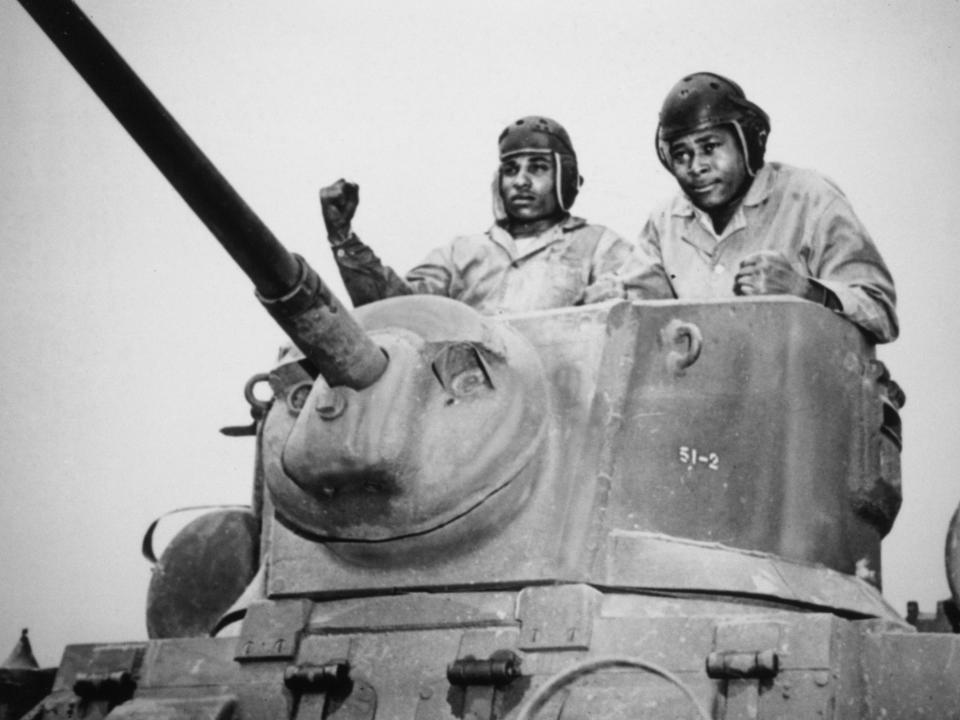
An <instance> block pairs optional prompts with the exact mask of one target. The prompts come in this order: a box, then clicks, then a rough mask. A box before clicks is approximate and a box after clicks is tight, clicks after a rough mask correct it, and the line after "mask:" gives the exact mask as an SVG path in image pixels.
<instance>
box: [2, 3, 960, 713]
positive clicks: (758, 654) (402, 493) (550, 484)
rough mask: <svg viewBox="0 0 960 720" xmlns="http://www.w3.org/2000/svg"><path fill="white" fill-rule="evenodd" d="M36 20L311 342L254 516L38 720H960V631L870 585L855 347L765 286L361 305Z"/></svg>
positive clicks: (193, 553)
mask: <svg viewBox="0 0 960 720" xmlns="http://www.w3.org/2000/svg"><path fill="white" fill-rule="evenodd" d="M20 2H21V4H22V5H24V7H25V8H27V10H28V12H30V13H31V15H33V17H34V18H35V19H36V20H37V22H38V24H40V25H41V27H43V28H44V30H45V31H46V32H47V33H48V34H49V35H50V37H51V38H52V39H53V40H54V42H55V43H57V45H58V47H60V49H61V50H62V51H63V52H64V54H65V55H66V56H67V57H68V59H69V60H70V61H71V63H73V65H74V66H75V67H76V68H77V70H78V71H79V72H80V73H81V75H83V77H84V78H85V79H86V80H87V82H88V83H90V85H91V86H92V87H93V88H94V90H95V91H96V92H97V93H98V94H99V95H100V96H101V98H102V99H103V100H104V102H105V103H106V104H107V106H108V107H110V109H111V110H112V111H113V112H114V114H115V115H116V116H117V118H118V119H119V120H120V122H121V123H122V124H123V125H124V127H125V128H127V129H128V130H129V131H130V132H131V134H132V135H133V136H134V138H135V139H136V140H137V142H138V143H139V144H140V146H141V147H142V148H143V149H144V151H145V152H146V153H147V154H148V155H149V156H150V157H151V159H153V160H154V162H155V163H156V164H157V166H158V167H159V168H160V169H161V171H162V172H163V173H164V174H165V175H166V177H167V178H168V179H169V180H170V182H171V183H172V184H173V185H174V187H176V188H177V190H178V191H179V192H180V193H181V195H183V197H184V199H185V200H186V201H187V202H188V203H189V204H190V206H191V207H192V208H193V209H194V210H195V211H196V212H197V214H198V216H200V217H201V219H202V220H203V221H204V222H205V223H206V224H207V226H208V227H209V228H210V229H211V231H212V232H213V233H214V235H216V237H217V238H218V240H219V241H220V242H221V244H223V245H224V247H225V248H226V249H227V250H228V252H229V253H230V255H231V256H232V257H233V258H234V259H235V260H236V262H237V263H238V264H239V265H240V266H241V268H242V269H243V270H244V271H245V272H246V273H247V275H248V276H249V277H250V278H251V280H252V281H253V283H254V285H255V287H256V290H257V295H258V296H259V298H260V300H261V301H262V303H263V304H264V306H266V308H267V309H268V311H269V312H270V313H271V315H273V317H274V318H275V319H276V320H277V322H278V323H279V324H280V326H281V327H282V328H283V329H284V330H285V331H286V332H287V333H288V335H289V336H290V338H291V341H292V343H293V344H294V345H295V347H296V349H292V348H291V349H288V350H287V351H286V352H285V354H284V356H283V357H282V359H281V361H280V362H279V363H278V365H277V366H276V367H274V368H272V369H271V370H270V371H269V372H268V373H266V374H265V375H264V376H263V378H262V379H263V381H264V382H267V383H268V384H269V386H270V388H271V390H272V398H271V399H270V401H269V402H264V403H262V406H260V407H257V408H256V412H255V413H254V417H255V428H256V431H257V436H258V437H257V445H258V453H257V455H258V457H257V470H256V481H255V500H254V503H253V508H252V509H250V510H249V511H247V510H240V511H233V510H231V511H220V512H218V513H215V514H211V515H208V516H203V517H202V518H201V519H200V520H198V521H195V522H193V523H191V524H190V525H188V526H187V527H186V528H185V529H184V530H183V531H182V533H181V534H180V535H178V536H177V537H176V538H175V539H174V540H173V541H172V542H171V544H170V546H169V547H168V548H167V551H165V553H164V554H163V556H162V557H161V558H160V560H159V561H158V563H157V567H156V569H155V573H154V578H153V581H152V583H151V600H150V607H149V608H148V617H149V618H150V632H151V639H150V640H148V641H142V642H131V643H109V644H92V645H74V646H70V647H68V648H67V650H66V653H65V656H64V658H63V660H62V662H61V665H60V668H59V670H58V671H57V675H56V681H55V683H54V686H53V689H52V692H51V694H50V695H49V696H48V697H47V698H46V699H44V700H43V701H42V702H41V703H40V704H39V705H37V706H36V707H35V708H34V709H33V710H31V711H30V712H29V713H28V717H30V718H32V719H33V718H35V719H40V718H53V717H67V716H70V717H78V718H100V717H109V718H111V720H123V719H128V720H133V719H136V720H144V719H146V718H157V719H160V718H179V717H190V718H217V719H218V720H226V719H227V718H243V719H247V718H250V719H259V718H271V719H272V718H291V719H295V720H299V719H304V720H305V719H306V718H330V719H340V720H344V719H350V720H374V719H375V718H390V719H393V718H404V719H409V720H447V719H450V718H460V719H461V720H467V719H468V718H469V719H471V720H484V719H491V720H492V719H493V718H510V719H511V720H530V718H534V717H537V718H558V719H562V720H574V719H577V718H609V719H612V720H618V719H621V718H622V719H624V720H626V719H627V718H631V719H635V718H665V717H670V718H717V719H719V718H730V719H733V718H786V717H789V718H815V717H816V718H823V717H827V718H834V719H835V720H841V719H853V718H879V717H884V718H889V719H891V720H892V719H893V718H904V719H906V718H910V719H911V720H914V719H917V718H930V719H932V718H938V719H939V718H945V717H957V716H960V636H958V635H956V634H952V633H947V632H938V633H918V632H916V631H915V629H914V628H913V627H911V625H909V624H908V623H907V622H906V621H905V620H904V619H902V618H901V617H900V616H898V615H897V613H896V612H895V611H894V610H893V609H892V608H890V607H889V606H888V605H887V604H886V602H885V601H884V600H883V598H882V596H881V594H880V591H879V589H880V585H881V566H880V541H881V538H882V537H883V535H884V534H885V533H886V532H887V531H888V530H889V527H890V523H891V522H892V520H893V517H894V516H895V514H896V510H897V507H898V505H899V464H898V457H899V441H900V437H899V427H898V422H897V420H898V419H897V417H896V415H897V402H896V401H895V399H891V398H890V397H888V395H887V393H886V390H885V384H884V382H883V381H882V379H883V378H884V376H885V370H884V368H883V367H882V365H881V364H880V363H878V362H877V361H876V359H875V356H874V352H873V347H872V346H871V345H870V344H869V343H867V342H866V341H865V339H864V338H863V336H862V335H861V333H860V332H859V331H858V330H857V329H856V328H855V327H854V326H853V325H851V324H850V323H848V322H846V321H844V320H843V319H841V318H839V317H838V316H836V315H835V314H833V313H832V312H830V311H828V310H826V309H825V308H821V307H818V306H815V305H814V304H812V303H807V302H803V301H800V300H796V299H790V298H777V297H774V298H763V299H737V300H735V301H705V302H681V301H652V302H635V303H629V302H608V303H604V304H599V305H592V306H587V307H579V308H570V309H561V310H549V311H541V312H535V313H529V314H522V315H514V316H503V317H496V318H493V317H484V316H481V315H479V314H478V313H476V312H475V311H473V310H471V309H470V308H468V307H467V306H465V305H462V304H460V303H457V302H455V301H452V300H447V299H444V298H437V297H430V296H405V297H401V298H393V299H390V300H386V301H381V302H378V303H374V304H371V305H369V306H365V307H363V308H361V309H360V310H358V311H356V313H355V314H354V315H351V314H350V313H349V312H347V311H346V310H345V309H344V308H343V306H342V305H340V303H339V302H338V301H337V300H336V298H334V297H333V295H332V294H331V293H330V291H329V290H328V289H327V288H326V287H325V286H324V285H323V283H322V281H321V280H320V279H319V277H317V275H316V273H314V272H313V271H312V270H310V268H309V267H308V266H307V264H306V263H305V262H304V261H303V260H302V259H301V258H299V257H297V256H294V255H291V254H289V253H287V251H286V250H285V249H284V248H283V247H282V245H280V243H279V242H277V241H276V239H275V238H274V237H273V236H272V234H270V232H269V231H268V230H267V229H266V228H265V227H264V226H263V225H262V223H260V221H259V220H258V219H257V218H256V216H255V215H254V214H253V213H252V211H250V209H249V208H247V207H246V205H245V204H244V203H243V201H242V200H241V199H240V198H239V197H238V196H237V195H236V193H235V192H233V190H232V189H231V188H230V186H229V185H228V184H227V183H226V181H225V180H223V178H222V177H221V176H220V175H219V173H217V172H216V170H215V169H214V168H213V167H212V165H211V164H210V163H209V161H207V160H206V158H204V157H203V155H202V153H200V151H199V149H197V148H196V147H195V146H194V145H193V144H192V142H191V141H190V140H189V138H188V137H187V136H186V134H185V133H184V132H183V131H182V129H180V128H179V126H178V125H177V124H176V123H175V121H173V119H172V118H170V116H169V114H168V113H166V111H165V110H163V108H162V106H160V104H159V102H157V100H156V99H155V98H154V97H153V96H152V95H151V94H150V93H149V91H148V90H147V89H146V88H145V87H143V85H142V83H140V81H139V79H137V78H136V76H135V75H134V74H133V73H132V71H131V70H130V69H129V67H127V66H126V64H125V63H124V62H123V61H122V59H121V58H119V56H118V55H117V54H116V53H115V51H113V49H112V48H111V47H110V46H109V44H108V43H107V42H106V40H104V39H103V38H102V36H100V35H99V33H98V32H97V31H96V29H95V28H94V27H93V26H92V25H91V24H90V23H89V21H88V20H87V19H86V18H84V17H83V16H82V14H80V12H79V10H77V9H76V8H75V6H73V5H72V3H70V2H69V0H20ZM248 394H249V395H252V392H251V393H248ZM957 533H958V531H957V521H955V522H954V527H953V529H952V531H951V535H950V538H949V539H948V549H947V555H948V567H949V571H950V572H951V573H953V574H952V575H951V581H952V582H954V583H955V582H956V574H957V572H956V566H957V561H956V556H957V551H956V545H957V539H956V538H957ZM951 548H952V549H951ZM224 569H226V570H227V571H228V572H227V576H228V577H226V578H223V577H221V576H220V574H219V573H218V572H217V571H219V570H224ZM955 588H956V585H954V589H955Z"/></svg>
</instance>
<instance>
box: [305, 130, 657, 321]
mask: <svg viewBox="0 0 960 720" xmlns="http://www.w3.org/2000/svg"><path fill="white" fill-rule="evenodd" d="M499 151H500V165H499V169H498V172H497V176H496V179H495V182H494V192H493V195H494V216H495V223H494V225H493V226H492V227H491V228H490V229H489V230H487V231H486V232H484V233H481V234H477V235H468V236H461V237H457V238H455V239H454V240H453V241H452V242H450V243H449V244H447V245H445V246H442V247H439V248H437V249H436V250H433V251H432V252H431V253H430V254H429V255H427V257H426V258H425V259H424V261H423V262H422V263H420V264H419V265H417V266H416V267H414V268H413V269H412V270H410V272H408V273H407V275H406V277H405V278H400V277H399V276H398V275H397V274H396V273H395V272H394V271H393V270H392V269H391V268H389V267H386V266H384V265H383V264H382V263H381V262H380V259H379V258H378V257H377V256H376V255H375V254H374V253H373V251H372V250H371V249H370V248H369V247H367V246H366V245H365V244H364V243H363V242H362V241H361V240H360V239H359V238H358V237H357V235H356V234H355V233H354V232H353V231H352V229H351V221H352V220H353V216H354V213H355V212H356V209H357V204H358V187H357V185H355V184H353V183H350V182H347V181H345V180H342V179H341V180H338V181H337V182H336V183H334V184H333V185H330V186H328V187H325V188H323V189H322V190H321V191H320V204H321V207H322V210H323V218H324V223H325V224H326V228H327V234H328V237H329V240H330V244H331V245H332V247H333V252H334V257H335V258H336V261H337V265H338V266H339V269H340V275H341V277H342V278H343V281H344V284H345V286H346V288H347V291H348V292H349V294H350V298H351V300H352V301H353V304H354V305H355V306H360V305H363V304H365V303H369V302H373V301H374V300H380V299H382V298H386V297H391V296H394V295H406V294H410V293H429V294H434V295H443V296H446V297H451V298H454V299H457V300H461V301H463V302H464V303H466V304H468V305H470V306H472V307H474V308H475V309H477V310H479V311H480V312H483V313H487V314H494V313H501V312H518V311H526V310H539V309H547V308H558V307H566V306H570V305H579V304H583V303H592V302H599V301H602V300H610V299H614V298H627V297H629V298H635V297H640V296H642V295H644V294H645V293H644V291H643V288H642V287H641V286H639V285H638V284H637V280H638V274H639V271H640V270H641V268H642V265H641V263H640V262H639V260H638V259H637V257H636V256H635V255H634V254H633V248H632V246H631V244H630V243H628V242H627V241H625V240H624V239H623V238H621V237H620V236H618V235H617V234H616V233H615V232H613V231H612V230H610V229H608V228H606V227H603V226H602V225H592V224H588V223H587V222H586V220H583V219H582V218H578V217H575V216H573V215H571V214H570V207H571V205H573V201H574V199H575V198H576V197H577V193H578V191H579V189H580V186H581V184H582V182H583V178H582V177H581V176H580V173H579V170H578V167H577V156H576V153H575V152H574V149H573V144H572V143H571V141H570V137H569V135H568V134H567V131H566V130H565V129H564V128H563V127H562V126H561V125H560V124H559V123H557V122H555V121H554V120H551V119H549V118H544V117H539V116H533V117H525V118H521V119H519V120H517V121H516V122H514V123H511V124H510V125H509V126H507V127H506V128H505V129H504V130H503V132H502V133H501V134H500V138H499Z"/></svg>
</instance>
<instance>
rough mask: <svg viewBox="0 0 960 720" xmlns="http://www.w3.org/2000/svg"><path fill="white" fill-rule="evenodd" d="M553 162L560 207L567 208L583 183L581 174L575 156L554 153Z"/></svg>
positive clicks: (575, 197)
mask: <svg viewBox="0 0 960 720" xmlns="http://www.w3.org/2000/svg"><path fill="white" fill-rule="evenodd" d="M554 163H555V165H556V168H557V198H558V199H559V200H560V207H561V208H562V209H563V210H569V209H570V206H571V205H573V201H574V200H576V199H577V194H578V193H579V192H580V187H581V186H582V185H583V176H581V175H580V172H579V170H578V168H577V159H576V158H575V157H572V156H570V155H561V154H560V153H554Z"/></svg>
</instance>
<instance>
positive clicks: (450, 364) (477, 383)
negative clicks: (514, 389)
mask: <svg viewBox="0 0 960 720" xmlns="http://www.w3.org/2000/svg"><path fill="white" fill-rule="evenodd" d="M431 367H432V368H433V374H434V375H436V376H437V380H439V381H440V384H441V385H442V386H443V388H444V390H446V391H447V392H449V393H450V394H451V395H452V396H453V397H454V398H463V397H467V396H469V395H474V394H476V393H477V392H480V391H482V390H485V389H486V390H493V382H492V381H491V380H490V371H489V370H488V368H487V365H486V362H485V361H484V359H483V355H482V354H481V353H480V351H479V350H477V348H476V347H475V346H474V345H473V343H454V344H450V345H446V346H445V347H443V348H442V349H441V350H440V351H439V352H438V353H437V355H436V357H435V358H434V361H433V363H432V365H431Z"/></svg>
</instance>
